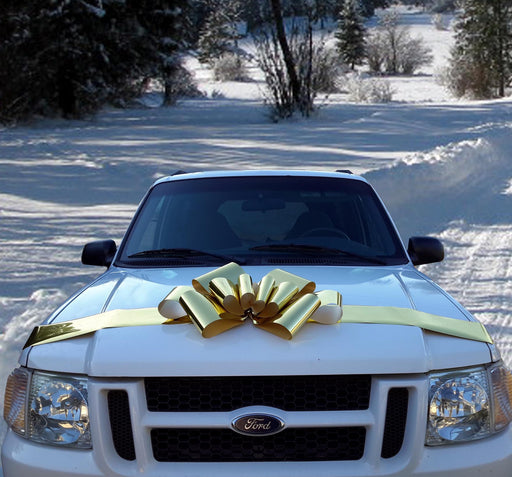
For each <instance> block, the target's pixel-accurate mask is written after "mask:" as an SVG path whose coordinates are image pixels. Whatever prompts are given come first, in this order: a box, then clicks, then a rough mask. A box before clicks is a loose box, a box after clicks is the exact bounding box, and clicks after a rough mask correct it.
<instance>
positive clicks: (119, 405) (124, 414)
mask: <svg viewBox="0 0 512 477" xmlns="http://www.w3.org/2000/svg"><path fill="white" fill-rule="evenodd" d="M108 412H109V416H110V429H111V431H112V439H113V443H114V448H115V449H116V452H117V453H118V455H119V457H122V458H123V459H126V460H135V446H134V443H133V432H132V420H131V418H130V405H129V402H128V393H127V392H126V391H122V390H115V391H109V393H108Z"/></svg>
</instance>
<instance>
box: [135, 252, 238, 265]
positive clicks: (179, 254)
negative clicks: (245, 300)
mask: <svg viewBox="0 0 512 477" xmlns="http://www.w3.org/2000/svg"><path fill="white" fill-rule="evenodd" d="M196 255H204V256H207V257H213V258H217V259H219V260H222V261H225V262H226V263H229V262H235V263H238V264H239V265H242V264H244V263H245V261H243V260H240V259H238V258H233V257H229V256H227V255H222V254H219V253H213V252H207V251H206V250H197V249H195V248H159V249H156V250H144V251H142V252H137V253H134V254H133V255H128V258H155V257H164V258H165V257H178V258H187V257H192V256H196Z"/></svg>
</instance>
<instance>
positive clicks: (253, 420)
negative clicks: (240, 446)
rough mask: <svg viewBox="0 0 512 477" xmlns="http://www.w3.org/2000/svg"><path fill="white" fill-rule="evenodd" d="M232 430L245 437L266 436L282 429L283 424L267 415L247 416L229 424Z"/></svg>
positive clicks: (274, 417)
mask: <svg viewBox="0 0 512 477" xmlns="http://www.w3.org/2000/svg"><path fill="white" fill-rule="evenodd" d="M231 425H232V426H233V429H234V430H235V431H236V432H238V433H240V434H244V435H246V436H268V435H270V434H276V433H278V432H280V431H282V430H283V429H284V422H283V421H282V420H281V419H279V418H278V417H276V416H271V415H269V414H247V415H245V416H240V417H237V418H236V419H235V420H233V422H232V423H231Z"/></svg>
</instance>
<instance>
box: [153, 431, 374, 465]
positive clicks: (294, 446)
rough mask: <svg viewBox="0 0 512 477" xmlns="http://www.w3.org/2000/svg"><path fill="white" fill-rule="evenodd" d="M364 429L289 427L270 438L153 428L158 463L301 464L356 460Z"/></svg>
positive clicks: (364, 433) (154, 449)
mask: <svg viewBox="0 0 512 477" xmlns="http://www.w3.org/2000/svg"><path fill="white" fill-rule="evenodd" d="M365 436H366V430H365V428H364V427H322V428H300V429H295V428H289V429H285V430H284V431H282V432H280V433H279V434H274V435H270V436H245V435H241V434H238V433H236V432H235V431H232V430H231V429H153V430H152V431H151V443H152V446H153V454H154V457H155V460H157V461H159V462H286V461H288V462H299V461H302V462H305V461H329V460H339V461H342V460H344V461H348V460H359V459H361V458H362V456H363V453H364V444H365Z"/></svg>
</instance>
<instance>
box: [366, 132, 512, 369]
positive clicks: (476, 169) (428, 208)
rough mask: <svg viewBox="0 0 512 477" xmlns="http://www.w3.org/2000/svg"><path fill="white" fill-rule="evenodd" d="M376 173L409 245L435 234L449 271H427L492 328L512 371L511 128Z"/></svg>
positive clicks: (373, 179) (442, 266)
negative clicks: (411, 240)
mask: <svg viewBox="0 0 512 477" xmlns="http://www.w3.org/2000/svg"><path fill="white" fill-rule="evenodd" d="M479 129H480V132H481V137H480V138H479V139H475V140H466V141H461V142H455V143H451V144H449V145H447V146H443V147H437V148H435V149H434V150H432V151H429V152H426V153H418V154H414V155H411V156H409V157H407V158H406V159H403V160H400V161H398V162H396V163H395V164H393V165H392V166H391V167H387V168H384V169H380V170H376V171H372V172H369V173H367V174H366V178H367V179H368V180H370V181H371V182H372V184H373V185H374V186H375V187H376V189H377V190H378V191H379V193H380V194H381V196H382V197H383V199H384V201H385V202H386V204H387V206H388V209H389V210H390V212H391V215H392V216H393V217H394V219H395V221H396V224H397V227H398V228H399V231H400V233H401V235H402V237H403V239H404V240H405V241H406V240H407V239H408V237H410V236H412V235H422V234H431V235H436V236H438V237H439V238H440V239H441V240H442V241H443V243H444V245H445V249H446V258H445V260H444V261H443V262H442V263H439V264H433V265H429V266H424V267H422V270H423V271H424V272H425V273H426V274H427V275H429V276H430V277H431V278H433V279H434V281H436V282H437V283H438V284H439V285H440V286H442V287H443V288H444V289H445V290H447V291H448V292H449V293H450V294H452V295H453V296H454V297H455V298H456V299H457V300H458V301H460V302H461V303H462V304H463V305H464V306H465V307H466V308H468V309H469V310H470V311H471V312H472V313H473V314H474V315H475V316H476V317H477V318H478V319H480V320H481V321H482V322H484V323H485V324H486V326H487V327H488V329H489V332H490V333H491V335H492V336H493V338H494V340H495V341H496V343H497V345H498V346H499V348H500V350H501V352H502V354H503V358H504V360H505V361H506V362H507V364H508V365H509V366H511V365H512V317H511V315H510V310H511V309H512V250H511V243H512V194H511V193H510V189H511V183H512V180H511V177H512V161H510V157H512V141H511V138H512V123H508V124H487V125H485V126H484V127H481V128H479Z"/></svg>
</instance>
